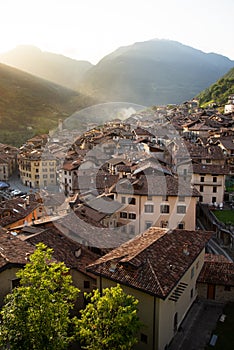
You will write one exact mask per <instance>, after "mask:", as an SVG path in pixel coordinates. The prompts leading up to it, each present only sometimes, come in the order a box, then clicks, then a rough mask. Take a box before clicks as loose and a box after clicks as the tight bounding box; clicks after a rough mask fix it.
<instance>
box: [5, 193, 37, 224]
mask: <svg viewBox="0 0 234 350" xmlns="http://www.w3.org/2000/svg"><path fill="white" fill-rule="evenodd" d="M38 206H39V203H38V202H36V201H30V202H29V204H28V205H27V204H26V201H25V200H24V199H23V198H20V197H18V198H13V199H9V200H6V201H5V202H4V203H0V213H1V212H3V211H9V212H10V215H9V216H5V217H2V218H1V219H0V225H1V226H3V227H4V226H7V225H10V224H12V223H14V222H16V221H18V220H22V219H24V218H26V217H27V216H28V215H29V214H30V213H31V212H32V211H33V210H34V209H35V208H36V207H38Z"/></svg>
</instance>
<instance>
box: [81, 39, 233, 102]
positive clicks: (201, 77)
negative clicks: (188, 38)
mask: <svg viewBox="0 0 234 350" xmlns="http://www.w3.org/2000/svg"><path fill="white" fill-rule="evenodd" d="M233 66H234V61H231V60H230V59H228V58H227V57H224V56H221V55H218V54H215V53H208V54H207V53H204V52H202V51H200V50H197V49H194V48H192V47H189V46H186V45H183V44H181V43H179V42H176V41H170V40H158V39H154V40H150V41H145V42H137V43H135V44H133V45H130V46H126V47H121V48H119V49H117V50H116V51H114V52H113V53H111V54H109V55H107V56H105V57H104V58H103V59H102V60H101V61H100V62H99V63H98V64H97V65H96V66H93V67H92V68H91V69H89V70H88V71H87V72H86V74H85V75H84V78H83V79H82V82H81V84H80V91H82V92H83V93H85V94H89V95H91V96H95V97H96V98H98V99H100V100H105V101H126V102H132V103H136V104H140V105H146V106H150V105H155V104H168V103H181V102H184V101H186V100H188V99H191V98H192V97H194V96H196V95H197V94H198V93H199V92H200V91H202V90H203V89H205V88H206V87H208V86H209V85H210V84H212V83H214V82H215V81H216V80H217V79H218V78H220V77H221V76H222V75H223V74H225V73H226V72H227V71H228V70H229V69H230V68H232V67H233Z"/></svg>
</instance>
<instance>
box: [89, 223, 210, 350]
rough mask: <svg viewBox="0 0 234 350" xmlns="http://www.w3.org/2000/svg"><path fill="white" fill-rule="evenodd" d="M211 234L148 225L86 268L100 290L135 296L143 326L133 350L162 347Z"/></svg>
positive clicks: (192, 295)
mask: <svg viewBox="0 0 234 350" xmlns="http://www.w3.org/2000/svg"><path fill="white" fill-rule="evenodd" d="M211 236H212V233H211V232H206V231H187V230H168V229H161V228H156V227H151V228H150V229H148V230H147V231H146V232H144V233H143V234H140V235H138V236H136V237H135V238H134V239H132V240H130V241H128V242H126V243H124V244H122V245H121V246H120V247H118V248H117V249H114V250H112V251H111V252H110V253H108V254H107V255H105V256H104V257H102V258H100V259H99V260H97V261H96V262H94V263H93V264H92V265H90V266H89V267H88V268H87V269H88V271H90V272H92V273H94V274H95V275H97V285H98V288H99V289H100V291H102V290H103V289H104V288H106V287H111V286H115V285H116V284H117V283H119V284H120V285H121V287H122V288H123V290H124V291H125V292H126V293H127V294H131V295H134V296H135V297H136V298H137V299H138V300H139V304H138V309H139V311H138V315H139V318H140V321H141V322H142V323H143V327H142V328H141V330H140V333H139V342H138V344H137V345H136V346H135V347H134V349H135V350H164V349H165V348H166V346H167V345H169V343H170V342H171V340H172V339H173V337H174V335H175V334H176V332H177V330H178V328H179V326H180V324H181V322H182V321H183V319H184V317H185V316H186V314H187V312H188V310H189V309H190V307H191V305H192V304H193V302H194V300H195V299H196V297H197V289H196V281H197V278H198V275H199V273H200V271H201V269H202V266H203V263H204V255H205V246H206V243H207V242H208V241H209V239H210V238H211Z"/></svg>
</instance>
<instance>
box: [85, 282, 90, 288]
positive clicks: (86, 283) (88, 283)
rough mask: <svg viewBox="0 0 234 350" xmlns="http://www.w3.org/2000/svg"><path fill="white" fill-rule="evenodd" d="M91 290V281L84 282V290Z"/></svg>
mask: <svg viewBox="0 0 234 350" xmlns="http://www.w3.org/2000/svg"><path fill="white" fill-rule="evenodd" d="M88 288H90V281H84V289H88Z"/></svg>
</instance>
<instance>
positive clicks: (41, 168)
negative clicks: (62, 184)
mask: <svg viewBox="0 0 234 350" xmlns="http://www.w3.org/2000/svg"><path fill="white" fill-rule="evenodd" d="M18 166H19V172H20V178H21V181H22V183H23V184H24V185H25V186H28V187H30V188H47V187H49V186H55V185H56V184H57V180H56V175H57V172H56V170H57V169H56V159H55V158H54V157H53V156H52V155H45V154H43V151H42V150H36V149H34V150H28V151H24V152H20V153H19V154H18Z"/></svg>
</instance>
